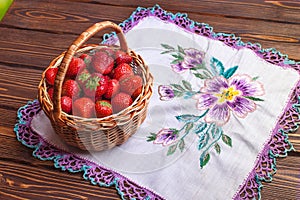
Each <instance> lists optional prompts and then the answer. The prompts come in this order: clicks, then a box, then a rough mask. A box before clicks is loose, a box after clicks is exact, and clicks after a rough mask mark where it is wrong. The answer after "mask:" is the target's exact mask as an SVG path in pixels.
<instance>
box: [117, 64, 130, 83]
mask: <svg viewBox="0 0 300 200" xmlns="http://www.w3.org/2000/svg"><path fill="white" fill-rule="evenodd" d="M130 75H133V71H132V68H131V67H130V65H128V64H127V63H121V64H119V65H118V66H117V67H116V68H115V70H114V75H113V78H114V79H117V80H120V78H122V77H125V76H130Z"/></svg>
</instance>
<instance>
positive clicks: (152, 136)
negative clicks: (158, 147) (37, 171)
mask: <svg viewBox="0 0 300 200" xmlns="http://www.w3.org/2000/svg"><path fill="white" fill-rule="evenodd" d="M155 139H156V133H150V135H149V136H148V137H147V142H152V141H154V140H155Z"/></svg>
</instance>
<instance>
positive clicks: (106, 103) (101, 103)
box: [99, 101, 111, 108]
mask: <svg viewBox="0 0 300 200" xmlns="http://www.w3.org/2000/svg"><path fill="white" fill-rule="evenodd" d="M99 104H100V105H101V106H104V107H109V108H111V104H110V103H109V102H107V101H99Z"/></svg>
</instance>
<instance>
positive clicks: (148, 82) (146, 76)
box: [38, 44, 153, 125]
mask: <svg viewBox="0 0 300 200" xmlns="http://www.w3.org/2000/svg"><path fill="white" fill-rule="evenodd" d="M107 47H108V48H114V49H121V48H120V47H119V46H117V45H109V46H108V45H105V44H85V45H83V46H82V47H80V48H79V49H78V50H77V51H76V54H80V53H83V52H85V51H88V50H92V49H98V48H99V49H100V48H107ZM128 49H129V52H130V54H133V55H136V56H137V58H135V59H141V60H142V65H139V66H140V67H141V68H142V72H143V77H142V78H143V81H144V82H145V84H144V85H143V87H142V92H141V93H140V94H139V96H138V97H137V98H136V99H135V100H134V101H133V103H132V104H131V105H130V106H128V107H127V108H125V109H123V110H121V111H119V112H118V113H114V114H112V115H109V116H106V117H102V118H97V117H93V118H84V117H80V116H76V115H71V114H67V113H65V112H63V111H61V115H62V118H67V119H72V120H71V121H72V122H73V123H74V119H76V120H82V121H86V122H93V121H95V122H98V123H105V122H108V121H110V122H111V121H112V120H113V121H114V122H115V125H120V124H118V117H119V116H121V115H122V114H123V115H124V114H131V113H130V111H132V110H134V107H135V106H137V105H138V104H139V102H143V101H145V100H147V99H150V97H148V96H149V95H147V93H146V92H147V91H146V89H145V88H146V87H148V88H151V90H152V87H153V75H152V74H151V72H149V71H147V69H148V66H147V65H146V64H145V62H144V60H143V59H142V58H141V57H140V56H139V55H138V54H136V53H135V52H134V51H133V50H132V49H130V48H128ZM65 53H66V51H64V52H62V53H61V54H60V55H58V56H57V57H55V58H54V59H53V60H52V61H51V62H50V64H49V66H48V67H47V68H46V69H45V70H44V71H43V73H42V78H41V81H40V83H39V90H42V89H43V88H44V89H45V88H46V81H45V73H46V71H47V70H48V69H49V68H58V67H59V65H60V64H61V62H62V60H63V58H64V55H65ZM54 89H55V87H54ZM46 95H47V96H48V97H49V94H48V92H46ZM38 96H39V98H38V99H39V101H40V103H41V104H42V103H43V101H42V99H41V98H42V97H41V95H40V92H39V95H38ZM150 96H151V95H150ZM49 99H50V97H49ZM50 102H51V106H52V108H51V109H50V110H49V112H51V113H53V109H54V108H53V101H51V100H50ZM42 108H43V110H44V107H42ZM135 115H136V114H135ZM135 115H132V116H131V117H130V119H132V118H133V117H134V116H135ZM76 120H75V121H76Z"/></svg>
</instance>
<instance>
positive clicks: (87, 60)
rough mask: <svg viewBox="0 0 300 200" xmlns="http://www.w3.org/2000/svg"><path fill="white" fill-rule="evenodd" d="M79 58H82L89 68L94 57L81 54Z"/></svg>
mask: <svg viewBox="0 0 300 200" xmlns="http://www.w3.org/2000/svg"><path fill="white" fill-rule="evenodd" d="M79 58H81V59H82V60H83V61H84V62H85V64H86V66H88V65H89V64H90V63H91V62H92V57H91V56H90V55H88V54H86V53H84V54H81V55H80V56H79Z"/></svg>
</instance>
